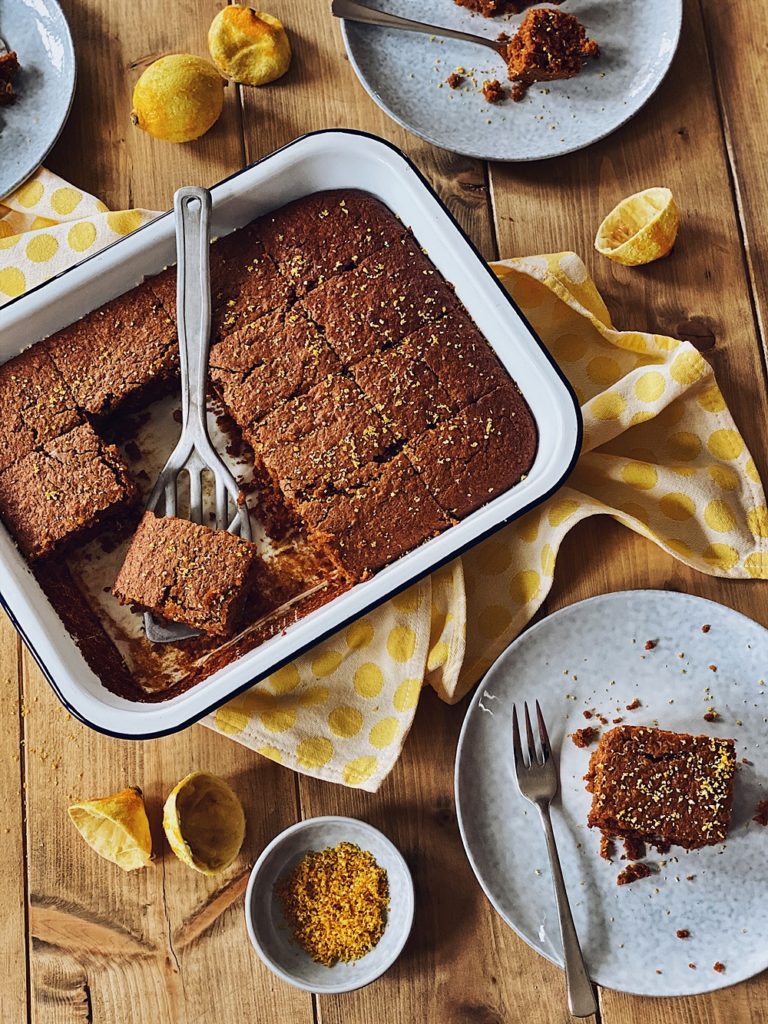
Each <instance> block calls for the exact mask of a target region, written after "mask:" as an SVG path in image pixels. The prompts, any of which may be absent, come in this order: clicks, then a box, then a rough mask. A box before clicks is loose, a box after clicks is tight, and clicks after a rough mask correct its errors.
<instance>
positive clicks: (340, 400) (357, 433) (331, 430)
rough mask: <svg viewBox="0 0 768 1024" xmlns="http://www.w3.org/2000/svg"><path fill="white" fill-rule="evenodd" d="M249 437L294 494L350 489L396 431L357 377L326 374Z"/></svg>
mask: <svg viewBox="0 0 768 1024" xmlns="http://www.w3.org/2000/svg"><path fill="white" fill-rule="evenodd" d="M244 433H245V437H246V440H247V441H248V442H249V443H250V444H251V445H252V447H253V449H254V451H255V452H256V454H257V456H258V458H259V459H260V460H261V461H262V463H263V465H264V467H265V468H266V470H267V471H268V473H269V475H270V476H271V477H272V479H273V480H274V481H276V482H277V484H278V486H279V487H280V490H281V491H282V492H283V494H284V496H286V497H287V498H288V499H289V500H295V499H305V498H308V497H313V496H316V495H320V494H323V493H325V492H327V491H328V490H331V489H332V490H335V491H340V490H345V489H347V488H348V487H350V486H353V485H354V483H355V481H356V480H357V479H359V475H360V471H361V470H362V469H363V468H364V467H365V466H367V465H368V463H370V462H376V461H383V460H384V459H385V458H386V456H387V454H388V452H389V450H390V449H391V448H392V446H393V445H394V444H395V437H394V435H393V434H392V433H391V431H390V430H389V429H388V428H387V427H386V425H385V423H384V421H383V419H382V418H381V416H380V415H379V413H378V412H376V410H375V409H373V408H372V406H371V405H370V404H369V402H368V401H367V399H366V397H365V395H364V394H363V393H362V391H361V390H360V388H359V387H358V386H357V384H355V383H354V381H350V380H347V379H346V378H345V377H342V376H340V375H332V376H330V377H327V378H326V379H325V380H324V381H322V382H321V383H320V384H317V385H315V387H314V388H312V389H311V390H310V391H308V392H307V394H306V395H302V396H299V397H297V398H294V399H292V400H291V401H289V402H286V403H285V404H284V405H281V406H280V407H279V408H278V409H276V410H275V412H274V413H272V414H271V415H270V416H268V417H267V418H266V419H265V420H264V421H263V422H262V423H261V424H258V425H257V426H256V427H255V428H254V429H253V430H252V431H249V430H245V431H244Z"/></svg>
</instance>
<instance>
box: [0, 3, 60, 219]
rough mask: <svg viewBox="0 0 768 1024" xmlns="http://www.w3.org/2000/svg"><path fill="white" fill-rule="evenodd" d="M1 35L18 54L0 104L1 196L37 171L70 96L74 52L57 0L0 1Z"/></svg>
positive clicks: (52, 141) (47, 151)
mask: <svg viewBox="0 0 768 1024" xmlns="http://www.w3.org/2000/svg"><path fill="white" fill-rule="evenodd" d="M0 36H2V38H3V39H4V40H5V42H6V44H7V45H8V48H9V49H11V50H15V51H16V53H17V54H18V58H19V63H20V64H21V70H20V72H19V74H18V76H17V77H16V79H15V81H14V91H15V92H16V93H17V96H18V98H17V100H16V102H15V103H14V104H13V106H10V107H0V199H2V197H3V196H7V195H8V194H9V193H10V192H12V191H13V190H14V189H15V188H18V186H19V185H21V184H22V182H24V181H26V179H27V178H28V177H29V176H30V174H32V172H33V171H35V170H37V168H38V167H39V166H40V164H41V163H42V162H43V160H45V158H46V156H47V155H48V153H49V151H50V150H51V148H52V146H53V144H54V142H55V141H56V140H57V139H58V137H59V135H60V134H61V130H62V128H63V127H64V125H65V123H66V120H67V117H68V116H69V111H70V108H71V106H72V99H73V97H74V95H75V51H74V48H73V46H72V37H71V35H70V34H69V27H68V26H67V22H66V19H65V17H64V15H63V14H62V11H61V8H60V7H59V5H58V4H57V3H56V0H0Z"/></svg>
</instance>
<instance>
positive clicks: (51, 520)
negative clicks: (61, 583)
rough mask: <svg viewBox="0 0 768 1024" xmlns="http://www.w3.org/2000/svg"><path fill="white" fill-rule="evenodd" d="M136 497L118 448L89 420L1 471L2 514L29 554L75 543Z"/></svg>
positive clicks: (129, 505)
mask: <svg viewBox="0 0 768 1024" xmlns="http://www.w3.org/2000/svg"><path fill="white" fill-rule="evenodd" d="M137 498H138V491H137V489H136V486H135V484H134V483H133V481H132V480H131V478H130V477H129V475H128V470H127V467H126V465H125V463H124V462H123V459H122V456H121V455H120V452H119V451H118V450H117V448H115V447H114V446H113V445H109V444H105V443H104V442H103V441H102V440H101V438H100V437H99V436H98V435H97V434H96V432H95V431H94V429H93V427H91V425H90V424H88V423H84V424H82V425H81V426H79V427H75V429H74V430H71V431H69V433H68V434H64V435H63V436H62V437H57V438H54V439H53V440H52V441H48V442H46V444H45V445H44V446H43V447H42V448H41V449H40V451H33V452H30V454H29V455H27V456H25V457H24V458H22V459H20V460H19V461H18V462H15V463H14V464H13V465H12V466H9V468H8V469H6V470H4V471H3V472H2V473H0V515H2V517H3V519H4V520H5V523H6V525H7V526H8V529H9V530H10V531H11V533H12V534H13V535H14V537H15V538H16V541H17V543H18V545H19V547H20V548H21V550H22V551H23V552H24V554H25V555H27V556H28V557H29V558H39V557H41V556H42V555H45V554H48V553H49V552H51V551H54V550H58V549H61V548H63V547H64V546H65V545H70V546H71V545H72V544H73V543H74V542H75V541H76V540H79V539H82V538H83V537H84V535H85V534H86V533H88V532H89V531H91V530H92V529H94V528H95V527H96V526H99V525H101V524H103V523H105V522H107V521H113V520H115V519H116V518H118V517H119V516H121V515H123V514H124V513H126V512H127V510H128V509H129V508H130V507H131V506H132V505H133V504H135V502H136V500H137Z"/></svg>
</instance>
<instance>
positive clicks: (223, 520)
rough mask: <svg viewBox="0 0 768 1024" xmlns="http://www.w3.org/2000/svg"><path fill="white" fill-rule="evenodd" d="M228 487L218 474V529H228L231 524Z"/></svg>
mask: <svg viewBox="0 0 768 1024" xmlns="http://www.w3.org/2000/svg"><path fill="white" fill-rule="evenodd" d="M228 504H229V503H228V501H227V488H226V484H225V483H224V481H223V480H222V479H221V477H220V476H219V475H218V473H217V474H216V529H217V530H226V528H227V526H228V525H229V523H228V520H229V517H228V515H227V512H228Z"/></svg>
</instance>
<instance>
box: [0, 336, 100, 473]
mask: <svg viewBox="0 0 768 1024" xmlns="http://www.w3.org/2000/svg"><path fill="white" fill-rule="evenodd" d="M81 422H82V417H81V415H80V413H79V411H78V409H77V407H76V405H75V399H74V396H73V394H72V392H71V391H70V389H69V387H68V385H67V384H66V383H65V381H64V378H63V377H62V376H61V374H60V373H59V371H58V370H57V369H56V367H55V366H54V365H53V362H52V361H51V359H50V357H49V356H48V353H47V352H46V351H45V349H44V348H43V347H42V346H40V345H33V346H32V348H28V349H27V350H26V351H24V352H22V353H21V355H18V356H16V357H15V358H14V359H9V360H8V362H7V363H3V365H2V366H0V471H2V470H3V469H7V467H8V466H10V465H11V464H12V463H14V462H17V461H18V460H19V459H20V458H23V457H24V456H25V455H28V454H29V453H30V452H31V451H33V449H35V448H39V447H41V446H42V445H43V444H45V442H46V441H50V440H52V439H53V438H55V437H58V436H59V435H60V434H65V433H67V431H69V430H72V428H73V427H76V426H77V425H78V423H81Z"/></svg>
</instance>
